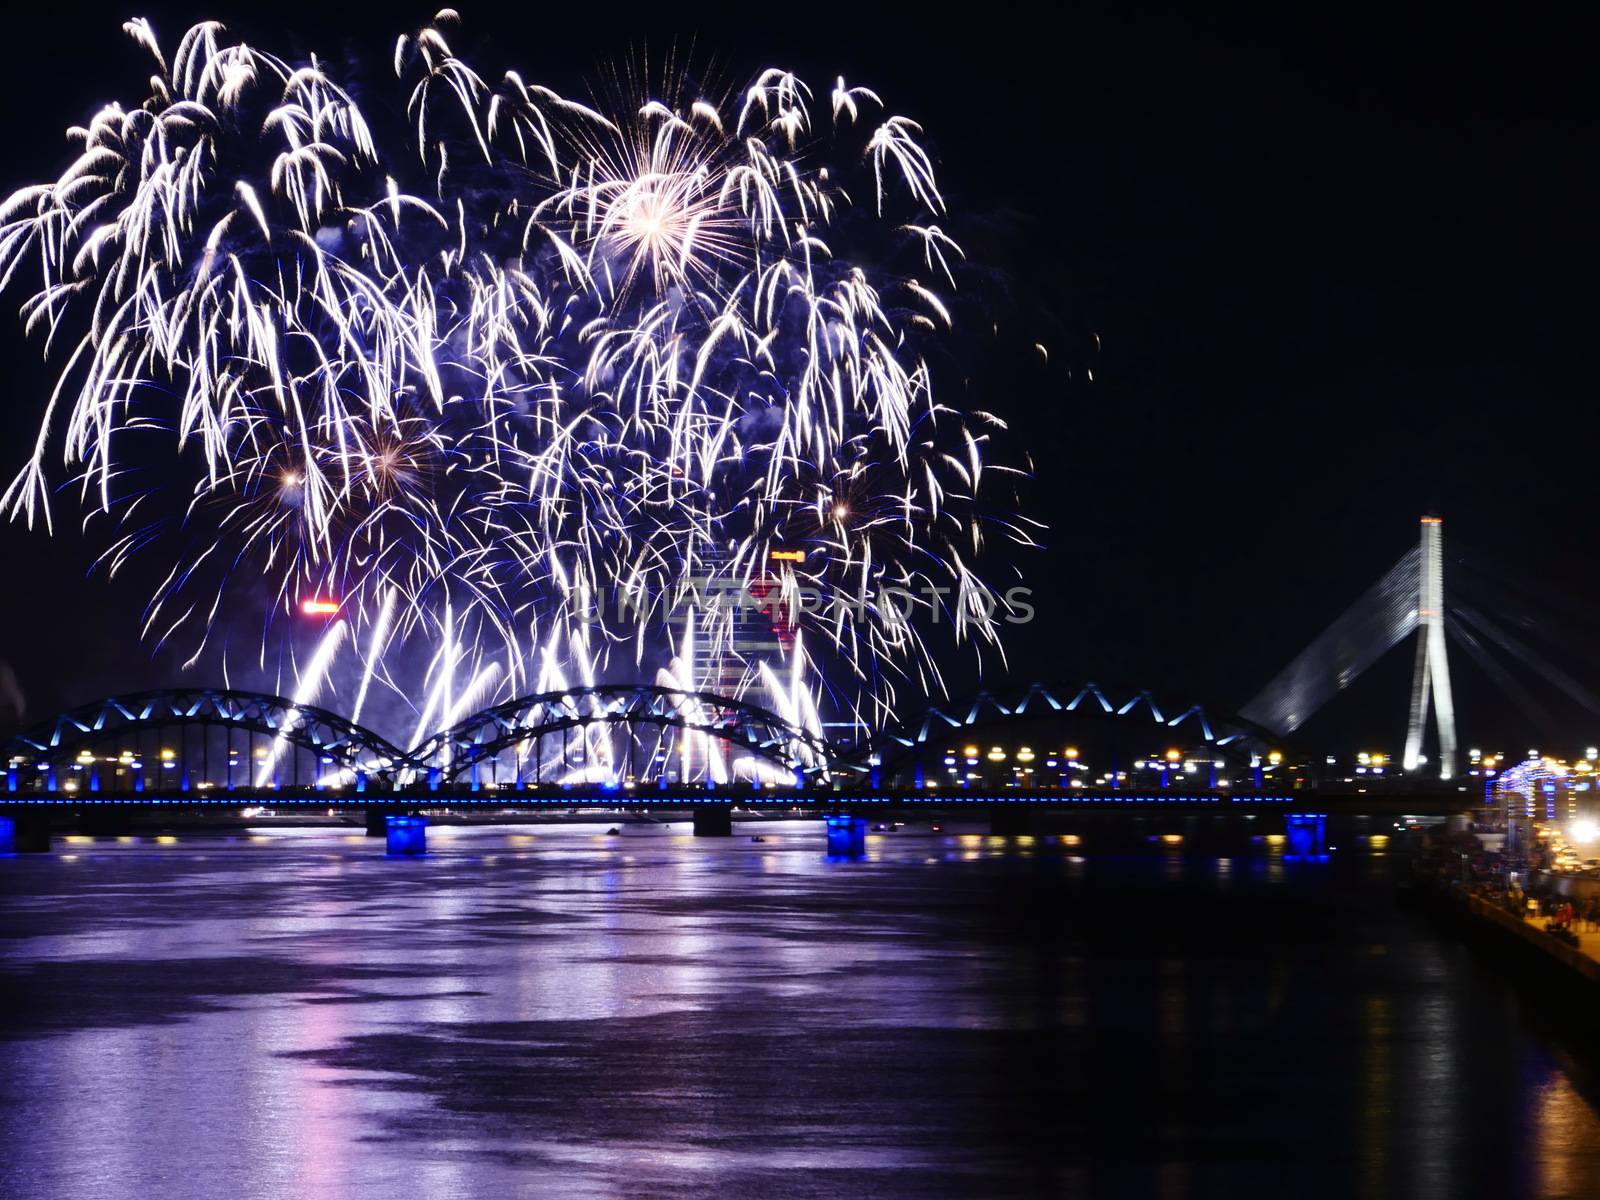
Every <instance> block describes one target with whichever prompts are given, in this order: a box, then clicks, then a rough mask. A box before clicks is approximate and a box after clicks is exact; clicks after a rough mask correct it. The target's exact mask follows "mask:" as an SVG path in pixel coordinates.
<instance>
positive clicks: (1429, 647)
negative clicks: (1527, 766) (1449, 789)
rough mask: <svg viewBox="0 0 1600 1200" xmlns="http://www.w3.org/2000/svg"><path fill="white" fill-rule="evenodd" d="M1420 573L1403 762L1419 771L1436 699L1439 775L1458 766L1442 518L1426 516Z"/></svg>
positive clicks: (1450, 773) (1448, 773)
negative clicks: (1447, 638)
mask: <svg viewBox="0 0 1600 1200" xmlns="http://www.w3.org/2000/svg"><path fill="white" fill-rule="evenodd" d="M1420 574H1421V578H1420V580H1419V584H1420V586H1419V588H1418V592H1417V664H1416V669H1415V671H1413V672H1412V676H1411V719H1410V721H1409V722H1408V723H1407V725H1406V749H1405V754H1404V756H1403V757H1402V759H1401V765H1402V766H1404V767H1405V769H1406V770H1407V771H1415V770H1416V769H1417V765H1418V763H1419V762H1420V761H1421V759H1422V731H1423V729H1424V728H1425V727H1426V726H1427V723H1428V701H1429V699H1430V698H1431V699H1432V701H1433V711H1434V716H1435V718H1436V720H1437V722H1438V726H1439V778H1440V779H1449V778H1450V777H1451V776H1453V775H1454V774H1455V772H1456V706H1455V698H1454V696H1453V694H1452V693H1451V691H1450V660H1449V658H1448V657H1447V655H1446V652H1445V640H1444V522H1443V520H1442V519H1441V518H1439V517H1433V516H1428V517H1423V518H1422V562H1421V572H1420Z"/></svg>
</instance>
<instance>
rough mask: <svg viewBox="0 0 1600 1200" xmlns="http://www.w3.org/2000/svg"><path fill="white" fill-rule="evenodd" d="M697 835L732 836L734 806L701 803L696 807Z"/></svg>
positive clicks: (695, 823)
mask: <svg viewBox="0 0 1600 1200" xmlns="http://www.w3.org/2000/svg"><path fill="white" fill-rule="evenodd" d="M694 835H695V837H732V836H733V806H732V805H731V804H715V805H711V804H701V805H697V806H696V807H695V809H694Z"/></svg>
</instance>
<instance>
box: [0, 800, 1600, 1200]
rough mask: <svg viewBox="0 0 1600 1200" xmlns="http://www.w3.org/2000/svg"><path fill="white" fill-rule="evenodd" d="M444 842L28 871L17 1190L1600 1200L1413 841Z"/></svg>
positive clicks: (228, 851) (72, 844) (1548, 1081)
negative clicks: (1404, 881)
mask: <svg viewBox="0 0 1600 1200" xmlns="http://www.w3.org/2000/svg"><path fill="white" fill-rule="evenodd" d="M752 833H760V835H761V836H762V838H763V840H761V841H754V840H752V838H751V834H752ZM429 843H430V850H431V853H430V854H429V855H428V856H426V857H425V858H420V859H415V860H406V859H392V858H387V857H385V855H384V854H383V853H382V848H381V844H380V843H377V842H375V841H369V840H367V839H365V838H363V837H361V836H359V833H351V832H344V831H338V830H330V829H321V830H302V831H283V830H280V831H273V832H258V833H253V834H249V835H245V834H241V835H239V836H236V837H223V836H216V835H212V836H189V835H185V836H182V837H178V838H165V839H159V840H158V839H155V838H140V839H134V838H124V839H111V838H102V839H98V840H89V839H71V840H68V841H60V840H58V841H57V843H56V849H55V852H54V853H52V854H50V855H29V856H18V857H11V858H4V859H0V904H3V906H4V914H5V915H4V923H3V930H0V938H3V940H0V953H3V955H4V958H3V961H0V972H3V975H0V1002H3V1005H4V1010H3V1013H0V1016H3V1021H0V1147H3V1149H0V1195H4V1196H5V1197H8V1198H11V1200H33V1198H35V1197H37V1198H41V1200H44V1198H48V1200H75V1198H79V1197H82V1198H91V1197H93V1198H101V1197H104V1198H115V1200H123V1198H128V1200H134V1198H138V1200H144V1198H147V1197H155V1198H160V1200H188V1198H191V1197H194V1198H199V1197H206V1198H212V1197H223V1198H226V1200H269V1198H270V1200H277V1198H280V1197H296V1198H299V1197H324V1196H326V1197H369V1196H370V1197H386V1198H387V1197H405V1198H408V1200H409V1198H417V1200H431V1198H439V1200H443V1198H447V1197H449V1198H453V1197H479V1196H483V1197H519V1196H559V1197H589V1196H595V1197H673V1196H707V1195H715V1196H717V1197H719V1198H721V1200H734V1198H742V1197H790V1196H794V1197H799V1196H871V1197H901V1196H904V1197H938V1196H1010V1195H1063V1196H1074V1197H1078V1196H1107V1197H1118V1198H1121V1197H1137V1196H1159V1197H1174V1198H1182V1197H1200V1196H1257V1195H1262V1196H1278V1195H1284V1196H1288V1195H1294V1196H1313V1195H1315V1196H1322V1195H1327V1196H1372V1197H1379V1196H1418V1197H1423V1196H1438V1197H1460V1196H1468V1195H1482V1196H1496V1197H1515V1196H1573V1197H1593V1196H1596V1195H1600V1116H1597V1106H1596V1098H1597V1096H1600V1091H1597V1089H1596V1077H1595V1075H1594V1074H1593V1073H1592V1072H1591V1071H1590V1070H1589V1069H1588V1067H1587V1066H1586V1064H1587V1063H1588V1062H1590V1061H1592V1058H1591V1056H1590V1054H1589V1052H1588V1051H1586V1050H1585V1049H1584V1047H1583V1045H1582V1044H1580V1041H1575V1040H1574V1038H1575V1034H1574V1031H1573V1029H1572V1022H1571V1021H1569V1020H1567V1019H1564V1018H1563V1017H1562V1015H1561V1014H1560V1013H1559V1012H1558V1011H1557V1010H1556V1005H1555V1004H1554V1002H1552V1001H1549V1000H1546V999H1544V998H1542V997H1540V996H1538V995H1536V994H1534V993H1533V992H1532V991H1531V990H1530V989H1528V988H1526V987H1524V986H1523V985H1521V984H1520V983H1519V982H1518V981H1517V980H1515V979H1514V978H1512V977H1510V976H1509V975H1508V973H1507V972H1506V971H1505V969H1504V967H1503V966H1502V965H1501V964H1498V963H1492V962H1488V961H1486V960H1484V959H1483V958H1482V957H1481V955H1480V952H1479V951H1477V950H1475V949H1473V948H1472V947H1469V946H1467V945H1464V944H1461V943H1459V942H1458V941H1457V940H1456V939H1455V938H1454V937H1453V936H1452V935H1451V934H1450V933H1449V932H1448V931H1446V930H1442V929H1440V928H1438V927H1437V926H1436V925H1435V924H1434V923H1433V921H1432V920H1431V919H1430V918H1429V917H1428V916H1427V915H1426V914H1424V913H1420V912H1416V911H1412V910H1408V909H1403V908H1399V907H1397V906H1396V905H1395V904H1394V901H1393V891H1392V886H1391V882H1390V876H1391V872H1392V869H1393V867H1394V858H1393V854H1392V853H1391V854H1384V853H1380V852H1376V851H1372V850H1369V849H1367V848H1365V847H1362V846H1355V847H1347V848H1341V849H1340V850H1338V851H1336V852H1335V853H1334V854H1333V856H1332V860H1331V861H1330V862H1328V863H1314V862H1313V863H1286V862H1285V861H1283V859H1282V858H1281V857H1277V856H1276V855H1275V853H1273V852H1271V851H1270V850H1268V849H1265V848H1263V849H1260V850H1258V851H1256V852H1252V853H1250V854H1244V855H1240V856H1236V857H1231V858H1219V857H1212V856H1201V855H1185V854H1184V853H1183V852H1182V849H1181V848H1173V849H1171V850H1169V851H1167V852H1165V853H1160V852H1152V853H1151V854H1150V855H1147V856H1142V857H1140V856H1133V857H1096V856H1094V855H1092V854H1089V855H1087V856H1085V855H1082V854H1080V853H1079V851H1078V849H1076V848H1073V847H1068V846H1064V845H1061V844H1060V843H1059V841H1058V839H1030V838H1014V839H998V838H989V837H984V836H977V835H961V834H956V833H944V834H939V835H935V834H932V833H930V832H928V831H927V830H926V829H924V830H922V831H920V832H919V831H917V830H915V829H905V830H902V831H900V832H898V833H892V834H882V835H875V836H873V837H872V838H871V839H870V841H869V843H868V854H867V857H866V858H865V859H863V860H861V861H830V860H828V859H827V858H826V857H825V856H824V855H823V853H822V838H821V833H820V829H819V827H818V826H817V825H815V824H802V823H788V824H775V825H763V826H761V827H760V828H759V829H752V828H749V827H744V826H741V827H740V832H739V836H737V837H735V838H731V839H708V838H702V839H695V838H692V837H690V836H687V826H686V825H677V826H674V827H668V828H661V827H652V826H635V825H629V826H626V827H625V828H624V830H623V832H622V834H621V835H620V836H609V837H608V836H605V835H604V833H603V832H602V831H601V830H599V829H597V828H596V827H593V826H589V827H564V828H563V827H554V826H538V827H530V828H525V829H521V830H518V829H515V828H476V829H467V828H435V829H432V830H430V831H429Z"/></svg>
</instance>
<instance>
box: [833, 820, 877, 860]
mask: <svg viewBox="0 0 1600 1200" xmlns="http://www.w3.org/2000/svg"><path fill="white" fill-rule="evenodd" d="M823 819H824V820H825V821H826V822H827V826H828V854H829V855H830V856H831V857H834V858H860V857H861V856H862V855H864V854H865V853H866V852H867V819H866V818H865V817H856V816H851V815H850V814H849V813H829V814H828V815H827V816H826V817H825V818H823Z"/></svg>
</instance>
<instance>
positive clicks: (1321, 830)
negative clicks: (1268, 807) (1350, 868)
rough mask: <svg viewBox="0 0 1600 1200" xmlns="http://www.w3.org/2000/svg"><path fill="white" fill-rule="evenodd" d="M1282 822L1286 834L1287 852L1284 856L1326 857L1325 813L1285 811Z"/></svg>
mask: <svg viewBox="0 0 1600 1200" xmlns="http://www.w3.org/2000/svg"><path fill="white" fill-rule="evenodd" d="M1284 824H1285V825H1286V826H1287V828H1286V829H1285V833H1286V834H1287V835H1288V841H1289V844H1288V846H1287V850H1288V853H1287V854H1286V855H1285V857H1293V858H1326V857H1327V854H1328V817H1327V814H1326V813H1286V814H1285V815H1284Z"/></svg>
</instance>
